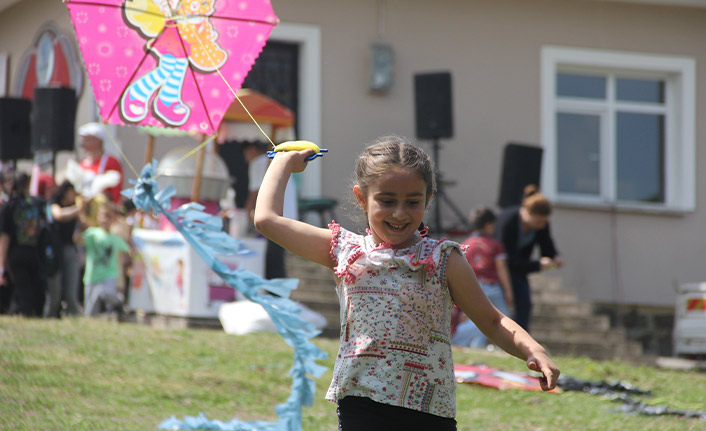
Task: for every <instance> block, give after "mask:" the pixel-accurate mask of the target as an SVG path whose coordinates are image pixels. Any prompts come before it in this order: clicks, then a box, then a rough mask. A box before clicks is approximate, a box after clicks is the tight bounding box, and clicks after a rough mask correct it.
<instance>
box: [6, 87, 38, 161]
mask: <svg viewBox="0 0 706 431" xmlns="http://www.w3.org/2000/svg"><path fill="white" fill-rule="evenodd" d="M31 111H32V102H30V101H29V100H26V99H17V98H14V97H2V98H0V160H2V161H3V162H4V161H8V160H19V159H31V158H32V148H31V146H30V143H31V142H30V119H29V118H30V112H31Z"/></svg>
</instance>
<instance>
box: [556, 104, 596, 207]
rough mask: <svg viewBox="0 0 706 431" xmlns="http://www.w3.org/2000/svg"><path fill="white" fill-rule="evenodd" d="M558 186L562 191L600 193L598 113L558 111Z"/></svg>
mask: <svg viewBox="0 0 706 431" xmlns="http://www.w3.org/2000/svg"><path fill="white" fill-rule="evenodd" d="M556 123H557V163H558V166H557V172H558V177H557V187H558V191H559V192H560V193H580V194H589V195H598V194H599V193H600V136H601V119H600V117H599V116H598V115H585V114H564V113H559V114H557V121H556Z"/></svg>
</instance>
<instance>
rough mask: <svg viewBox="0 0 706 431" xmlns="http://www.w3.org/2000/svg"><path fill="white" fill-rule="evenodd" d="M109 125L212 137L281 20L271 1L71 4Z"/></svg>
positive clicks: (88, 0) (91, 0) (72, 0)
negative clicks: (164, 128) (167, 129)
mask: <svg viewBox="0 0 706 431" xmlns="http://www.w3.org/2000/svg"><path fill="white" fill-rule="evenodd" d="M66 4H67V6H68V8H69V11H70V13H71V20H72V22H73V24H74V27H75V29H76V37H77V39H78V45H79V47H80V50H81V53H82V56H83V61H84V64H85V67H86V72H87V74H88V78H89V79H90V82H91V86H92V87H93V93H94V95H95V98H96V101H97V103H98V107H99V109H100V114H101V117H102V118H103V121H105V122H106V123H111V124H127V125H143V126H155V127H166V128H178V129H182V130H185V131H189V132H197V133H204V134H206V135H213V134H215V133H216V130H218V125H219V124H220V122H221V120H222V119H223V116H224V115H225V113H226V111H227V110H228V107H229V106H230V104H231V102H233V100H234V99H235V97H234V95H233V91H235V90H237V89H238V88H240V86H241V85H242V82H243V80H244V79H245V76H246V75H247V74H248V72H249V71H250V68H251V67H252V65H253V63H254V62H255V60H256V59H257V57H258V55H260V52H261V51H262V48H263V47H264V46H265V43H266V42H267V39H268V38H269V36H270V33H271V31H272V29H273V28H274V26H275V25H276V24H277V22H278V19H277V17H276V16H275V14H274V11H273V10H272V5H271V4H270V1H269V0H66Z"/></svg>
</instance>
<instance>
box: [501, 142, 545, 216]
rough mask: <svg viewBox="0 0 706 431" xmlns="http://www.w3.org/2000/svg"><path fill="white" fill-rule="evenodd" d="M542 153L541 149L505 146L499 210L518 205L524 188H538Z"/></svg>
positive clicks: (516, 145)
mask: <svg viewBox="0 0 706 431" xmlns="http://www.w3.org/2000/svg"><path fill="white" fill-rule="evenodd" d="M542 152H543V150H542V148H540V147H536V146H532V145H525V144H515V143H508V144H507V145H506V146H505V151H504V153H503V166H502V171H501V174H502V177H501V178H500V197H499V198H498V206H499V207H500V208H507V207H510V206H515V205H520V204H521V203H522V196H523V194H524V189H525V186H527V185H529V184H535V185H536V186H537V187H539V181H540V179H541V176H542Z"/></svg>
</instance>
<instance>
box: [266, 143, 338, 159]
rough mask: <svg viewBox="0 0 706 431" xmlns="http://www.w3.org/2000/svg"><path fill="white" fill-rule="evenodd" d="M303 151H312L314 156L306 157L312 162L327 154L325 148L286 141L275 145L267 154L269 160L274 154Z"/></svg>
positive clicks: (312, 144) (313, 144)
mask: <svg viewBox="0 0 706 431" xmlns="http://www.w3.org/2000/svg"><path fill="white" fill-rule="evenodd" d="M303 150H314V154H313V155H311V156H309V157H307V158H306V160H307V161H309V160H314V159H315V158H316V157H321V156H323V154H321V153H325V152H328V150H327V149H325V148H319V146H318V145H316V144H315V143H313V142H311V141H286V142H282V143H281V144H279V145H275V147H274V149H273V150H272V151H268V152H267V156H268V157H269V158H273V157H274V156H275V154H277V153H282V152H285V151H303Z"/></svg>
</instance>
